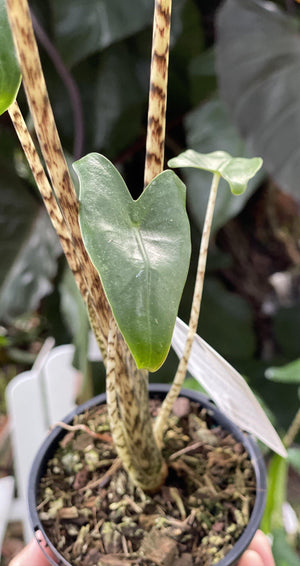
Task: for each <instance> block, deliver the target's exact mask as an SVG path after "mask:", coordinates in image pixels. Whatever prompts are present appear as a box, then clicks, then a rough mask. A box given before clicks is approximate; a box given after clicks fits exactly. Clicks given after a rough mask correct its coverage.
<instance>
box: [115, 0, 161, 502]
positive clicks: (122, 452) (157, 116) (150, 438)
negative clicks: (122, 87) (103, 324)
mask: <svg viewBox="0 0 300 566" xmlns="http://www.w3.org/2000/svg"><path fill="white" fill-rule="evenodd" d="M171 6H172V0H156V1H155V9H154V21H153V43H152V60H151V77H150V93H149V111H148V129H147V147H146V162H145V180H144V184H145V186H146V185H148V184H149V183H150V181H152V179H153V178H154V177H156V175H158V174H159V173H161V171H162V170H163V162H164V139H165V118H166V102H167V80H168V61H169V38H170V24H171ZM118 334H119V332H118V329H117V327H116V324H115V321H114V320H113V318H112V319H111V329H110V334H109V341H108V351H107V383H106V390H107V402H108V410H109V416H110V424H111V430H112V435H113V439H114V442H115V445H116V448H117V451H118V455H119V457H120V458H121V460H122V462H123V465H124V467H125V468H126V470H127V471H128V473H129V475H130V477H131V479H132V480H133V482H134V483H135V484H137V485H139V487H141V488H142V489H144V490H146V491H155V490H157V489H159V487H160V486H161V485H162V484H163V482H164V480H165V477H166V474H167V466H166V463H165V462H164V460H163V459H162V456H161V453H160V450H159V448H158V445H157V443H156V440H155V436H154V433H153V427H152V423H151V419H150V413H149V402H148V379H147V373H146V372H143V371H139V372H138V370H137V369H136V365H135V362H134V360H133V359H132V357H131V356H128V354H127V352H126V350H125V349H124V348H122V345H121V348H118V349H117V348H116V344H117V343H119V339H118ZM122 349H123V352H122Z"/></svg>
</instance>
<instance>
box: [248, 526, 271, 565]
mask: <svg viewBox="0 0 300 566" xmlns="http://www.w3.org/2000/svg"><path fill="white" fill-rule="evenodd" d="M249 550H254V551H255V552H257V554H259V556H261V558H262V561H263V565H264V566H275V562H274V558H273V555H272V550H271V547H270V543H269V541H268V539H267V537H266V535H265V534H264V533H263V532H262V531H260V530H258V531H257V532H256V534H255V537H254V538H253V540H252V541H251V543H250V545H249Z"/></svg>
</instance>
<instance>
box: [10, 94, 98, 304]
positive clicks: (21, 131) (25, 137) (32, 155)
mask: <svg viewBox="0 0 300 566" xmlns="http://www.w3.org/2000/svg"><path fill="white" fill-rule="evenodd" d="M8 113H9V116H10V118H11V121H12V123H13V125H14V128H15V130H16V133H17V136H18V138H19V141H20V143H21V145H22V148H23V151H24V153H25V156H26V158H27V161H28V163H29V166H30V169H31V171H32V174H33V176H34V179H35V181H36V184H37V187H38V189H39V191H40V194H41V196H42V198H43V201H44V204H45V207H46V210H47V212H48V214H49V217H50V219H51V222H52V225H53V228H54V230H55V231H56V233H57V235H58V237H59V239H60V243H61V246H62V249H63V252H64V254H65V256H66V259H67V261H68V264H69V267H70V269H71V270H72V272H73V274H74V277H75V280H76V283H77V285H78V288H79V290H80V293H81V295H82V296H83V297H84V298H87V297H88V296H89V291H88V284H87V281H86V279H85V273H84V270H83V269H82V265H81V262H80V258H79V256H78V254H77V250H76V247H75V245H74V242H73V240H72V235H71V234H70V233H69V231H68V230H67V227H66V223H65V220H64V217H63V215H62V212H61V209H60V207H59V205H58V203H57V200H56V198H55V195H54V192H53V190H52V187H51V185H50V182H49V180H48V177H47V175H46V173H45V171H44V168H43V165H42V163H41V160H40V158H39V155H38V152H37V150H36V148H35V145H34V143H33V140H32V138H31V135H30V133H29V131H28V129H27V126H26V123H25V120H24V118H23V116H22V114H21V111H20V108H19V105H18V103H17V102H14V103H13V104H12V105H11V106H10V107H9V109H8Z"/></svg>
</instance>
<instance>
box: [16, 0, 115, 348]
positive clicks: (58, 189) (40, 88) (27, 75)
mask: <svg viewBox="0 0 300 566" xmlns="http://www.w3.org/2000/svg"><path fill="white" fill-rule="evenodd" d="M7 13H8V18H9V21H10V25H11V28H12V32H13V38H14V42H15V47H16V51H17V53H18V57H19V63H20V67H21V71H22V75H23V83H24V88H25V91H26V96H27V100H28V104H29V107H30V111H31V114H32V117H33V121H34V126H35V130H36V133H37V136H38V139H39V144H40V147H41V151H42V154H43V157H44V159H45V163H46V166H47V170H48V173H49V176H50V179H51V183H52V186H53V188H54V192H55V197H56V198H57V200H58V203H59V206H60V209H61V211H62V215H63V217H64V220H65V223H66V226H67V230H68V232H69V235H71V238H72V241H73V244H74V247H75V249H76V253H77V256H78V258H79V261H80V266H81V269H82V271H84V273H85V277H86V281H87V284H88V291H89V294H90V296H91V301H92V303H93V308H94V310H95V313H96V316H97V319H98V326H99V327H100V329H101V333H102V336H103V338H102V342H103V343H105V344H106V343H107V335H108V321H109V317H110V308H109V305H108V303H107V300H106V297H105V295H104V291H103V288H102V284H101V281H100V278H99V275H98V273H97V271H96V269H95V268H94V266H93V264H92V263H91V261H90V259H89V257H88V255H87V252H86V250H85V247H84V244H83V241H82V237H81V232H80V227H79V222H78V203H77V197H76V193H75V189H74V186H73V183H72V179H71V176H70V173H69V171H68V167H67V164H66V161H65V157H64V154H63V150H62V147H61V143H60V139H59V136H58V132H57V129H56V124H55V120H54V116H53V112H52V108H51V105H50V101H49V97H48V92H47V87H46V83H45V79H44V75H43V72H42V68H41V63H40V58H39V53H38V48H37V44H36V41H35V37H34V33H33V29H32V23H31V18H30V13H29V8H28V3H27V0H7ZM84 299H86V297H84Z"/></svg>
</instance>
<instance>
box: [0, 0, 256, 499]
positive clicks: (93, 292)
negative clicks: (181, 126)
mask: <svg viewBox="0 0 300 566" xmlns="http://www.w3.org/2000/svg"><path fill="white" fill-rule="evenodd" d="M0 6H1V25H2V27H3V26H4V28H5V31H4V33H3V34H1V39H0V42H1V43H0V45H1V50H0V57H1V64H2V66H3V67H4V71H3V74H2V75H1V76H0V91H1V92H0V100H1V95H2V98H3V100H6V102H5V103H4V104H3V105H2V108H1V109H2V111H5V110H6V109H8V112H9V114H10V117H11V119H12V122H13V124H14V126H15V129H16V132H17V134H18V136H19V138H20V141H21V144H22V146H23V149H24V152H25V154H26V157H27V159H28V161H29V164H30V166H31V169H32V172H33V174H34V177H35V180H36V183H37V185H38V187H39V189H40V192H41V195H42V197H43V199H44V203H45V206H46V208H47V210H48V212H49V215H50V218H51V220H52V223H53V226H54V228H55V229H56V231H57V233H58V236H59V238H60V241H61V244H62V247H63V250H64V252H65V255H66V258H67V260H68V262H69V265H70V267H71V269H72V271H73V274H74V276H75V279H76V282H77V284H78V287H79V289H80V292H81V294H82V296H83V298H84V300H85V301H86V304H87V309H88V312H89V316H90V321H91V326H92V328H93V331H94V333H95V335H96V338H97V340H98V343H99V347H100V349H101V351H102V355H103V360H104V362H105V363H106V366H107V403H108V410H109V416H110V425H111V431H112V435H113V439H114V442H115V445H116V449H117V451H118V454H119V456H120V458H121V460H122V463H123V465H124V467H125V468H126V470H127V471H128V473H129V475H130V477H131V478H132V480H133V481H134V482H135V483H136V484H137V485H139V486H140V487H141V488H142V489H145V490H155V489H157V488H158V487H159V486H160V485H161V484H162V483H163V481H164V478H165V476H166V473H167V469H166V463H165V462H164V460H163V458H162V454H161V445H162V442H163V431H164V428H165V424H166V420H167V418H168V415H169V413H170V410H171V407H172V404H173V402H174V400H175V399H176V397H177V395H178V393H179V390H180V387H181V384H182V381H183V379H184V376H185V373H186V368H187V362H188V357H189V352H190V350H191V346H192V342H193V338H194V336H195V332H196V328H197V321H198V316H199V309H200V303H201V296H202V287H203V279H204V272H205V264H206V255H207V248H208V241H209V233H210V227H211V221H212V215H213V209H214V203H215V199H216V194H217V188H218V183H219V180H220V178H221V177H223V178H224V179H225V180H226V181H228V183H229V185H230V187H231V189H232V191H233V192H234V193H236V194H240V193H241V192H243V190H244V189H245V188H246V185H247V181H248V180H249V179H250V178H251V177H253V176H254V175H255V173H256V171H258V169H259V168H260V167H261V160H260V159H259V158H254V159H251V160H246V159H236V158H233V157H231V156H230V155H229V154H228V153H225V152H221V151H218V152H214V153H211V154H208V155H202V154H196V153H195V152H191V151H187V152H185V153H183V154H182V155H180V156H179V157H177V158H175V159H173V160H171V161H170V163H169V164H170V166H171V167H186V166H187V167H191V166H192V167H197V168H200V169H204V170H206V171H210V172H211V173H213V181H212V187H211V193H210V198H209V203H208V209H207V215H206V222H205V226H204V230H203V239H202V244H201V249H200V260H199V268H198V275H197V281H196V286H195V294H194V300H193V306H192V312H191V320H190V330H189V334H188V338H187V343H186V348H185V351H184V354H183V356H182V360H181V362H180V365H179V369H178V372H177V374H176V376H175V379H174V384H173V386H172V388H171V390H170V394H169V395H168V397H167V398H166V400H165V402H164V403H163V406H162V409H161V411H160V415H159V418H158V419H157V421H156V425H155V428H154V429H153V426H152V422H151V418H150V413H149V407H148V373H147V371H148V370H151V371H154V370H156V369H157V368H158V367H159V366H160V365H161V364H162V363H163V361H164V359H165V357H166V355H167V353H168V351H169V348H170V344H171V339H172V333H173V329H174V324H175V320H176V315H177V311H178V306H179V302H180V299H181V294H182V291H183V287H184V284H185V280H186V276H187V272H188V267H189V260H190V248H191V244H190V228H189V222H188V217H187V213H186V208H185V186H184V184H183V183H182V181H181V180H180V178H179V177H178V176H177V175H176V174H175V173H174V172H173V171H171V170H167V171H162V169H163V161H164V151H163V148H164V136H165V111H166V88H167V76H168V73H167V70H168V53H169V34H170V16H171V0H156V3H155V16H154V36H153V49H152V64H151V80H150V97H149V115H148V135H147V144H146V165H145V189H144V191H143V192H142V194H141V196H140V197H139V199H138V200H136V201H135V200H133V199H132V197H131V195H130V193H129V191H128V189H127V186H126V184H125V182H124V180H123V179H122V177H121V175H120V173H119V172H118V170H117V169H116V168H115V166H114V165H113V164H112V163H111V162H110V161H109V160H108V159H107V158H106V157H104V156H102V155H99V154H96V153H92V154H89V155H87V156H85V157H83V158H81V159H80V160H79V161H77V162H76V163H75V164H74V169H75V171H76V173H77V175H78V177H79V181H80V197H79V202H78V201H77V197H76V193H75V190H74V186H73V183H72V179H71V176H70V173H69V170H68V167H67V165H66V161H65V158H64V154H63V150H62V147H61V144H60V140H59V136H58V133H57V130H56V126H55V120H54V117H53V113H52V110H51V106H50V103H49V99H48V94H47V89H46V85H45V81H44V77H43V73H42V69H41V65H40V60H39V56H38V51H37V46H36V42H35V38H34V34H33V30H32V25H31V19H30V14H29V9H28V4H27V0H7V14H8V18H9V21H10V26H11V29H12V32H13V38H14V44H15V48H16V52H17V55H18V59H19V64H20V68H21V71H22V77H23V84H24V87H25V91H26V95H27V100H28V104H29V108H30V112H31V115H32V119H33V123H34V126H35V130H36V134H37V137H38V140H39V144H40V148H41V152H42V154H43V157H44V161H45V164H46V167H47V171H48V175H49V179H50V181H49V180H48V177H47V176H46V173H45V170H44V168H43V166H42V164H41V162H40V160H39V157H38V153H37V151H36V149H35V147H34V144H33V141H32V139H31V137H30V134H29V132H28V130H27V128H26V125H25V122H24V120H23V118H22V115H21V112H20V109H19V107H18V104H17V102H16V100H15V97H16V93H17V89H18V86H19V80H20V78H19V72H18V69H17V65H16V61H15V57H14V54H13V49H12V43H11V36H10V30H9V27H8V22H7V18H6V11H5V6H4V0H0ZM7 38H8V39H7ZM2 91H3V94H2ZM199 190H203V189H202V187H199Z"/></svg>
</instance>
